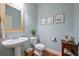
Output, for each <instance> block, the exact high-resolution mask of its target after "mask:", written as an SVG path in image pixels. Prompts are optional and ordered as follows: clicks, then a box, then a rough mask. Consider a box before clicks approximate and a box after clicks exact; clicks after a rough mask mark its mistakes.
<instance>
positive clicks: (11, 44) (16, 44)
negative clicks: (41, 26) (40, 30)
mask: <svg viewBox="0 0 79 59" xmlns="http://www.w3.org/2000/svg"><path fill="white" fill-rule="evenodd" d="M27 40H28V38H26V37H20V38H18V39H10V40H5V41H3V42H2V45H3V46H4V47H7V48H15V56H21V45H23V43H24V42H26V41H27Z"/></svg>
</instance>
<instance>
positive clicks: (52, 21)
mask: <svg viewBox="0 0 79 59" xmlns="http://www.w3.org/2000/svg"><path fill="white" fill-rule="evenodd" d="M53 23H54V16H51V17H47V24H53Z"/></svg>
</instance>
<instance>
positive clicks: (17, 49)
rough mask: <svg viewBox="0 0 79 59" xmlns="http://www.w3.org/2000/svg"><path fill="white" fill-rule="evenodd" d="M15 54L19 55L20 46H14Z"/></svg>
mask: <svg viewBox="0 0 79 59" xmlns="http://www.w3.org/2000/svg"><path fill="white" fill-rule="evenodd" d="M15 56H21V46H17V47H15Z"/></svg>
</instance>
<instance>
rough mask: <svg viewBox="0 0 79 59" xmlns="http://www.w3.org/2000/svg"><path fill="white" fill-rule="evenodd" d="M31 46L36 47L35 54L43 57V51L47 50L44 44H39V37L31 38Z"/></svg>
mask: <svg viewBox="0 0 79 59" xmlns="http://www.w3.org/2000/svg"><path fill="white" fill-rule="evenodd" d="M30 40H31V44H32V45H33V46H34V47H35V54H39V55H42V51H43V50H45V45H44V44H43V43H37V37H31V38H30Z"/></svg>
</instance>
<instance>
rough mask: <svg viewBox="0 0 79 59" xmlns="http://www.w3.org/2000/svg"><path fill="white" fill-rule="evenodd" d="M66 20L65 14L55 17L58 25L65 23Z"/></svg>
mask: <svg viewBox="0 0 79 59" xmlns="http://www.w3.org/2000/svg"><path fill="white" fill-rule="evenodd" d="M64 20H65V16H64V13H61V14H57V15H56V17H55V22H56V23H64Z"/></svg>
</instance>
